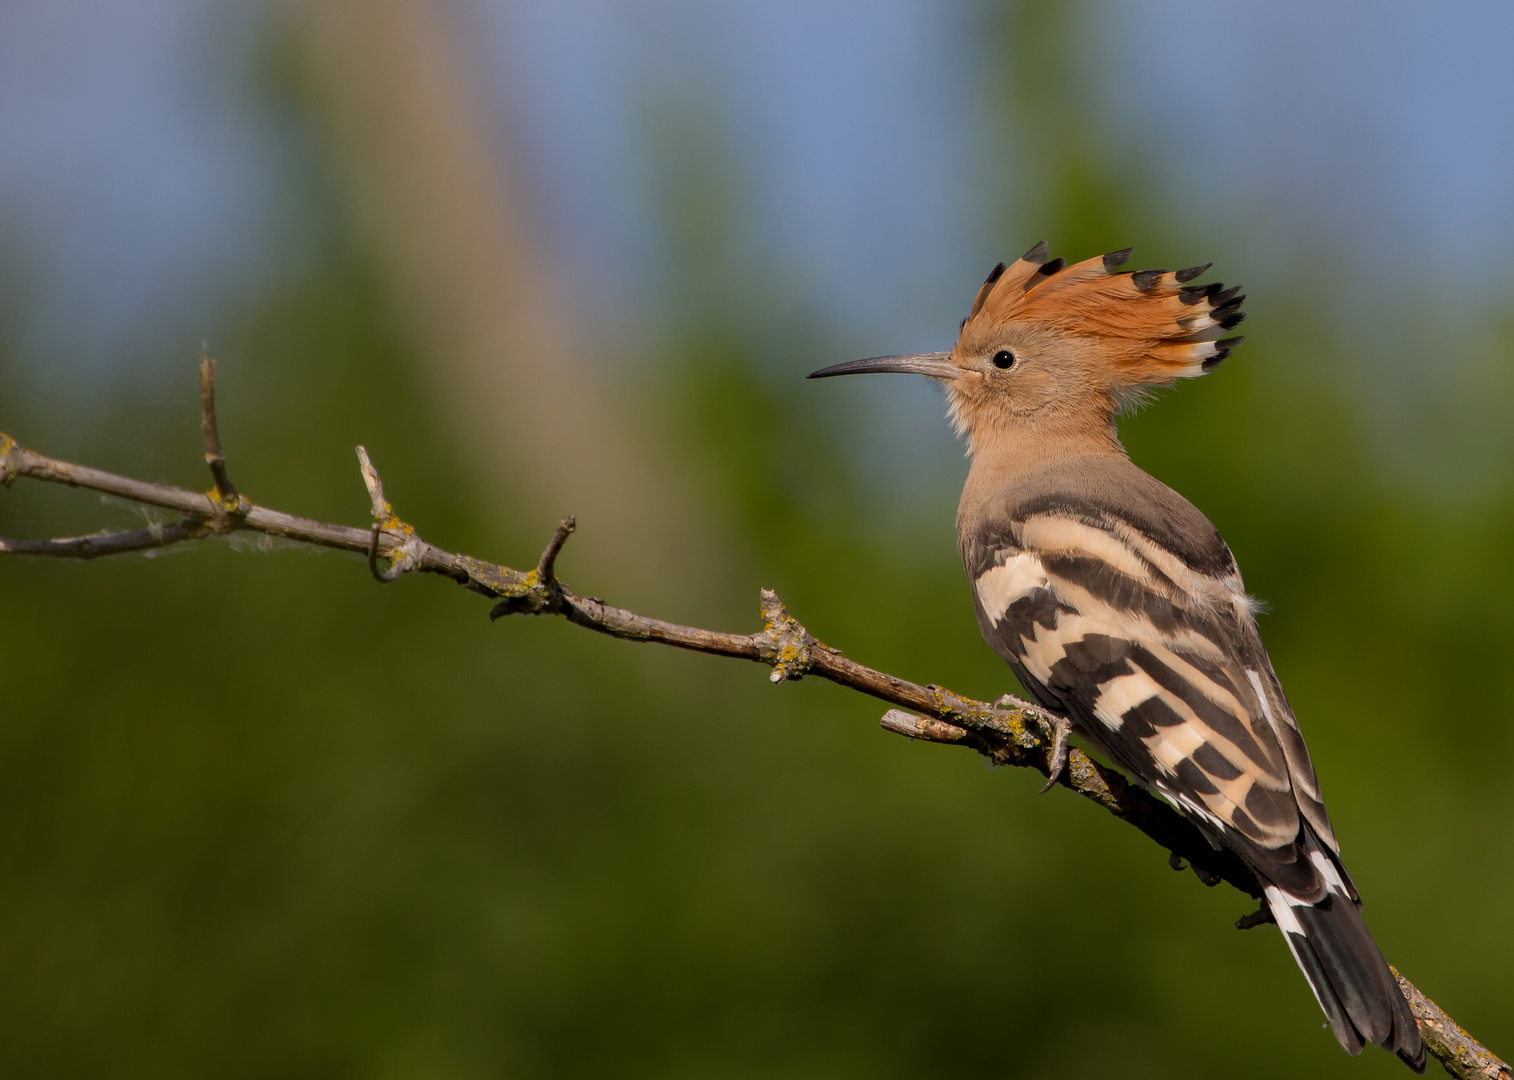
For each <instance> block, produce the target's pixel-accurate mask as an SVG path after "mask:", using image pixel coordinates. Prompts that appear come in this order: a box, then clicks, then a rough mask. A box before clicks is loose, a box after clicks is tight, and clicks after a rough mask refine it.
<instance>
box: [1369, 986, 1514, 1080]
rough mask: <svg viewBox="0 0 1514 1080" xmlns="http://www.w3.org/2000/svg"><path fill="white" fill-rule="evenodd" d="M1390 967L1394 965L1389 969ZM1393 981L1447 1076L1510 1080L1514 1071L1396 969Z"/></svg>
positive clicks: (1469, 1079) (1473, 1079) (1469, 1078)
mask: <svg viewBox="0 0 1514 1080" xmlns="http://www.w3.org/2000/svg"><path fill="white" fill-rule="evenodd" d="M1390 967H1391V965H1390ZM1393 977H1394V978H1395V979H1397V980H1398V987H1399V989H1400V990H1402V991H1403V992H1404V997H1405V998H1407V999H1408V1001H1409V1011H1410V1012H1412V1013H1413V1014H1414V1019H1415V1021H1416V1022H1417V1023H1418V1024H1419V1033H1420V1035H1421V1036H1422V1037H1423V1038H1424V1040H1425V1045H1426V1046H1427V1047H1429V1049H1430V1053H1432V1054H1434V1055H1435V1058H1436V1060H1437V1061H1439V1062H1440V1063H1441V1064H1442V1065H1444V1066H1445V1067H1446V1072H1448V1073H1450V1074H1451V1075H1452V1076H1455V1077H1458V1078H1460V1080H1511V1078H1514V1069H1510V1068H1509V1066H1508V1064H1507V1063H1505V1062H1504V1061H1502V1060H1500V1059H1499V1058H1498V1057H1497V1056H1496V1055H1494V1054H1493V1052H1492V1051H1490V1050H1489V1049H1488V1048H1487V1047H1486V1046H1484V1045H1483V1044H1482V1043H1480V1042H1478V1041H1477V1040H1476V1039H1474V1038H1472V1036H1470V1035H1468V1034H1467V1033H1466V1031H1464V1030H1463V1029H1462V1028H1461V1026H1460V1025H1458V1024H1457V1023H1456V1021H1455V1020H1452V1019H1451V1018H1450V1017H1449V1016H1447V1015H1446V1014H1445V1013H1444V1012H1442V1011H1441V1008H1440V1006H1439V1005H1437V1004H1435V1002H1433V1001H1431V1000H1430V999H1429V998H1427V997H1425V995H1424V994H1423V993H1421V991H1420V989H1419V987H1417V986H1415V985H1414V984H1413V983H1411V982H1410V981H1409V980H1408V979H1406V978H1404V977H1403V975H1402V974H1400V973H1399V970H1398V968H1393Z"/></svg>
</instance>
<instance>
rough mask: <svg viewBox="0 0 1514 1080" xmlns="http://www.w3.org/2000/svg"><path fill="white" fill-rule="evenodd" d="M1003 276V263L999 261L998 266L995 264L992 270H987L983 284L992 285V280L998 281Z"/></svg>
mask: <svg viewBox="0 0 1514 1080" xmlns="http://www.w3.org/2000/svg"><path fill="white" fill-rule="evenodd" d="M1003 276H1004V264H1003V263H1000V264H999V265H998V266H995V267H994V268H993V269H992V270H990V271H989V272H988V277H986V278H984V280H983V284H985V285H992V284H993V283H994V282H996V281H998V280H999V279H1000V278H1001V277H1003Z"/></svg>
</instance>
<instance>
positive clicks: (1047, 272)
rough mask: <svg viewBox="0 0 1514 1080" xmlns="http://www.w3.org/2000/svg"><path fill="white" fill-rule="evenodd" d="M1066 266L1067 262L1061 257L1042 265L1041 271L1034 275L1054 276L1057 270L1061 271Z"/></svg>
mask: <svg viewBox="0 0 1514 1080" xmlns="http://www.w3.org/2000/svg"><path fill="white" fill-rule="evenodd" d="M1066 265H1067V260H1066V259H1064V258H1062V257H1061V256H1058V257H1057V258H1055V259H1052V260H1051V261H1050V262H1044V263H1042V264H1041V269H1039V270H1037V271H1036V273H1038V274H1040V275H1041V276H1043V277H1050V276H1051V275H1052V274H1055V273H1056V272H1057V271H1058V270H1060V269H1062V268H1063V267H1064V266H1066Z"/></svg>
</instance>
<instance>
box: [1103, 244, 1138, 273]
mask: <svg viewBox="0 0 1514 1080" xmlns="http://www.w3.org/2000/svg"><path fill="white" fill-rule="evenodd" d="M1134 250H1135V248H1133V247H1128V248H1121V249H1120V250H1119V251H1111V252H1110V253H1109V254H1108V255H1105V256H1104V260H1103V261H1104V269H1105V270H1114V269H1117V268H1118V267H1121V266H1124V265H1125V264H1126V263H1127V262H1129V261H1130V253H1131V252H1132V251H1134Z"/></svg>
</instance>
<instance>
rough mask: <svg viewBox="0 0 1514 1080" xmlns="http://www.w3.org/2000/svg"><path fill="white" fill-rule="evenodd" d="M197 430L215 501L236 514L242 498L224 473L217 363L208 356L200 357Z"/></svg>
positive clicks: (226, 510) (224, 461) (224, 458)
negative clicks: (198, 421) (217, 411)
mask: <svg viewBox="0 0 1514 1080" xmlns="http://www.w3.org/2000/svg"><path fill="white" fill-rule="evenodd" d="M200 430H201V432H203V433H204V435H205V464H206V465H209V466H210V475H211V478H212V479H213V480H214V481H215V485H216V501H217V502H219V503H220V504H221V505H222V507H223V509H224V510H225V512H226V513H230V514H234V513H237V512H238V511H239V510H241V508H242V497H241V496H240V495H238V494H237V489H236V488H235V487H234V486H233V485H232V483H231V477H230V476H228V475H227V474H226V455H225V454H223V453H222V452H221V434H220V432H219V431H218V430H217V428H216V362H215V359H214V358H212V357H209V356H202V357H201V358H200Z"/></svg>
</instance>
